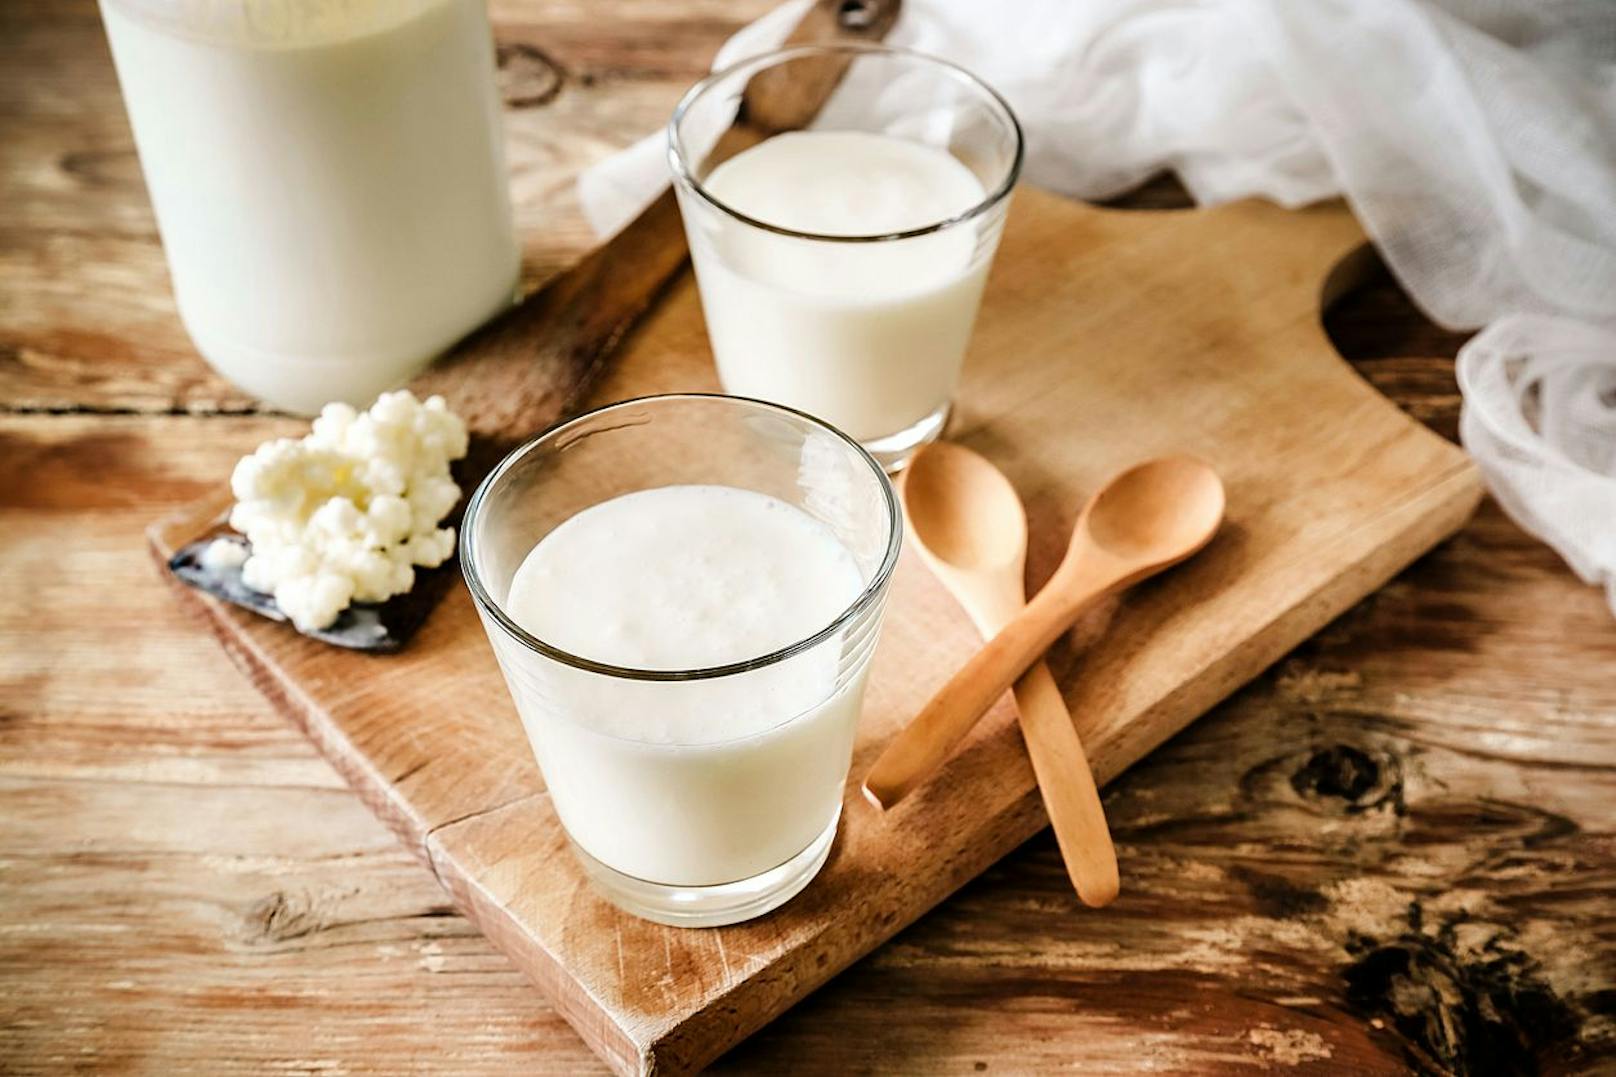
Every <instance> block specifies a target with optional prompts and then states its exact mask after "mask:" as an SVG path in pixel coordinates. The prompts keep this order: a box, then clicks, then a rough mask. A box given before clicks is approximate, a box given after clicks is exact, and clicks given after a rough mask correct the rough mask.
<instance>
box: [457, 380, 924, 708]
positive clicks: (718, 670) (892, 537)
mask: <svg viewBox="0 0 1616 1077" xmlns="http://www.w3.org/2000/svg"><path fill="white" fill-rule="evenodd" d="M678 401H704V402H707V401H715V402H719V403H723V404H741V405H746V406H747V407H748V408H750V409H753V410H761V411H764V412H774V413H776V414H780V415H785V416H789V417H790V418H793V419H797V420H799V421H801V422H803V423H806V424H807V425H808V426H810V427H812V428H814V429H817V430H822V431H824V432H826V433H829V434H831V435H832V436H834V437H835V438H836V439H837V440H838V441H840V442H841V443H842V444H843V445H845V446H847V447H848V448H850V449H852V450H853V452H854V455H855V457H856V458H857V459H859V460H861V461H863V463H864V465H865V466H866V467H868V468H869V469H870V472H871V473H872V474H873V475H874V476H875V477H876V479H877V485H878V486H879V488H880V490H881V498H882V505H883V507H884V508H885V509H886V515H887V521H888V528H887V547H886V550H885V551H884V552H883V554H882V557H881V562H880V564H879V565H878V566H877V567H876V570H875V572H874V574H873V575H871V577H870V580H869V582H868V583H867V584H865V585H864V588H863V589H862V590H861V591H860V592H859V594H858V597H856V598H855V599H853V601H852V603H850V604H849V605H848V607H847V608H846V609H844V610H843V611H842V612H841V613H839V614H837V615H836V616H835V617H834V618H833V619H832V620H831V621H830V623H829V624H827V625H825V626H824V627H823V628H821V629H819V630H818V631H816V632H815V633H814V634H813V635H811V636H807V637H805V638H804V639H800V640H797V641H796V642H795V643H790V644H787V645H786V646H784V647H779V648H776V649H775V650H773V651H770V652H768V653H767V654H763V655H759V656H758V657H756V658H747V659H742V660H741V661H738V662H728V663H725V664H723V665H718V666H703V667H700V668H697V669H640V668H637V667H634V666H617V665H612V664H611V663H609V662H597V661H595V660H594V659H590V658H584V657H583V656H581V655H575V654H573V653H571V652H570V651H565V650H563V649H561V648H560V647H557V646H555V645H554V644H551V643H547V642H545V641H544V640H542V639H540V638H539V637H538V636H535V635H534V634H533V633H531V632H529V631H528V630H527V629H525V628H523V627H522V626H521V625H519V624H517V623H516V620H515V619H514V618H512V617H511V615H510V614H508V613H507V612H505V609H504V607H503V606H501V604H500V603H498V602H496V601H495V600H494V597H493V595H491V594H489V592H488V588H487V587H486V586H485V585H484V583H483V580H482V573H481V572H480V571H479V570H478V566H477V558H476V555H475V552H474V550H473V543H472V538H471V534H472V525H473V523H474V522H476V521H477V520H478V518H479V517H480V516H481V514H482V512H483V505H484V502H485V501H486V500H487V498H488V496H489V492H490V491H491V490H492V489H493V488H494V486H495V485H497V484H498V482H499V480H500V479H501V478H502V477H503V476H504V475H505V474H506V473H507V472H509V471H510V470H511V468H513V467H514V466H515V465H516V464H517V463H519V462H520V461H521V460H523V459H524V458H525V457H526V456H527V455H528V454H529V453H531V452H534V451H536V450H538V449H539V448H541V447H543V446H545V445H549V444H553V443H555V442H557V441H559V440H560V439H561V438H563V437H565V436H566V435H567V433H568V432H569V431H571V430H573V429H575V428H576V427H577V426H578V425H579V424H581V423H584V422H586V421H587V420H590V419H595V418H598V417H600V416H603V415H609V414H610V413H612V412H614V411H618V410H621V409H624V408H630V407H635V406H643V405H646V404H650V405H653V406H655V405H658V404H664V403H673V402H678ZM623 425H630V424H627V423H625V424H623ZM636 425H637V424H636ZM606 429H608V430H609V429H613V428H611V427H607V428H606ZM596 504H600V502H598V501H597V502H596ZM457 545H458V547H459V553H460V571H461V575H463V576H464V577H465V579H466V586H467V589H468V590H470V591H471V597H472V599H473V601H474V602H475V603H476V604H477V607H478V608H479V609H481V610H483V611H485V612H487V613H488V614H490V615H491V616H492V617H493V618H494V620H495V622H496V623H497V624H498V625H499V626H500V627H501V628H502V629H503V630H504V631H505V632H506V634H507V635H509V636H510V637H511V638H512V639H514V640H515V641H516V642H518V643H520V644H522V645H523V646H524V647H526V648H527V649H528V650H529V651H533V652H535V653H537V654H541V655H543V656H544V657H546V658H549V659H551V660H552V661H555V662H559V663H561V664H562V665H565V666H570V667H572V668H573V669H581V670H584V671H586V672H589V673H597V674H600V675H601V676H605V677H615V678H617V679H619V680H633V681H661V682H683V681H704V680H717V679H719V678H722V677H732V676H735V675H736V674H740V673H750V672H752V671H754V670H758V669H762V668H764V667H765V666H772V665H776V664H777V663H780V662H783V661H785V660H786V659H788V658H792V657H794V656H795V655H798V654H802V653H803V652H805V651H808V650H811V649H813V648H814V647H816V646H818V645H819V644H821V643H823V642H825V640H827V639H829V638H831V637H832V636H833V635H835V634H836V633H837V632H838V631H840V630H841V629H843V628H845V627H846V626H847V625H849V624H851V623H853V622H854V621H856V620H857V619H858V618H859V617H861V616H863V614H864V613H865V612H866V611H867V610H869V609H870V607H871V606H873V605H874V604H875V603H876V602H877V601H879V599H880V598H881V596H882V594H883V593H884V592H885V590H886V587H887V584H888V582H889V581H890V580H891V579H892V573H893V570H894V569H895V568H896V567H897V564H898V555H899V553H900V552H901V550H902V548H903V511H902V509H901V508H900V507H899V504H898V496H897V493H896V492H895V491H894V490H893V488H892V480H891V479H889V478H888V477H887V473H886V472H885V471H884V470H883V469H882V468H881V465H880V464H878V463H877V462H876V460H875V458H874V457H873V456H871V455H870V454H869V452H868V451H867V450H866V449H865V448H864V446H862V445H860V444H859V443H858V442H857V441H854V440H853V439H852V438H851V437H849V436H848V435H846V434H844V433H843V432H842V431H840V430H838V429H837V428H836V427H834V426H832V425H830V424H829V423H827V422H825V421H823V420H822V419H817V418H815V417H814V416H812V415H809V414H808V413H807V412H804V411H799V410H797V409H796V408H792V407H787V406H786V405H784V404H775V403H771V402H770V401H767V400H758V399H756V398H754V397H749V396H731V395H727V394H724V393H653V394H649V395H646V396H637V397H631V398H629V399H627V400H619V401H616V402H614V403H611V404H603V405H601V406H600V407H597V408H591V409H590V410H588V411H585V412H582V413H581V414H578V415H575V416H573V417H572V418H570V419H563V420H561V421H559V422H557V423H554V424H552V425H551V426H550V427H548V428H547V429H545V430H544V431H542V432H541V433H539V434H538V435H536V436H534V437H532V438H530V439H529V440H527V441H525V442H523V443H522V444H521V445H518V446H517V447H516V448H514V449H512V450H511V451H510V452H508V453H506V454H505V456H504V458H503V459H501V460H500V462H499V463H498V464H497V465H495V467H494V469H493V470H492V471H490V472H489V473H488V474H487V475H486V476H485V477H484V478H483V480H482V482H480V483H478V484H477V489H476V491H475V492H474V493H473V494H472V495H471V500H470V501H468V502H467V503H466V512H465V515H464V516H462V517H461V520H460V536H459V542H458V544H457Z"/></svg>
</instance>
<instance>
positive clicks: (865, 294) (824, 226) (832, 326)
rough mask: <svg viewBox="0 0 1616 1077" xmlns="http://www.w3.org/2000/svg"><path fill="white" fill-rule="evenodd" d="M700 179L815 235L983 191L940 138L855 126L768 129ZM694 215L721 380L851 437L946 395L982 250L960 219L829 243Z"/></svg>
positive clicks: (960, 208)
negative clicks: (770, 132)
mask: <svg viewBox="0 0 1616 1077" xmlns="http://www.w3.org/2000/svg"><path fill="white" fill-rule="evenodd" d="M703 186H704V187H705V188H706V189H707V191H708V192H709V193H710V194H711V195H712V196H713V197H714V198H715V199H717V200H718V201H719V202H721V203H723V204H724V205H726V206H728V207H730V208H732V209H734V210H736V211H738V212H740V213H743V214H745V215H746V216H748V217H751V218H753V219H755V220H758V221H761V222H763V223H765V224H770V225H774V226H776V227H780V228H788V229H791V230H793V231H798V232H805V233H812V234H815V235H822V236H882V235H890V234H892V233H898V232H905V231H910V230H913V229H917V228H924V227H926V226H928V225H933V224H937V223H939V222H942V221H946V220H949V219H950V218H953V217H956V216H958V215H960V214H962V213H965V212H966V211H968V210H970V209H971V208H972V207H973V206H976V205H978V204H979V203H980V202H981V201H982V200H983V198H984V197H985V191H984V189H983V187H982V184H981V182H980V181H979V180H978V179H977V177H976V175H975V174H974V173H973V172H971V170H970V169H968V168H967V167H965V165H964V164H962V163H961V162H960V161H959V160H958V159H956V158H955V157H954V156H953V155H951V154H950V153H948V152H947V151H946V150H943V149H939V148H937V147H935V146H929V145H925V144H923V143H919V142H911V141H908V140H906V139H901V138H896V137H892V136H889V135H881V134H872V133H868V132H861V131H798V132H790V133H787V134H782V135H776V136H775V137H773V138H771V139H768V140H767V141H764V142H761V143H759V144H758V145H756V146H754V147H752V148H751V149H748V150H746V151H745V152H744V153H740V154H738V155H736V156H735V157H733V158H731V159H730V160H728V161H726V162H724V163H723V164H721V165H719V166H718V167H717V168H716V169H714V170H713V172H712V174H711V175H710V176H708V177H707V178H706V180H705V181H703ZM686 212H687V214H688V213H690V212H691V210H690V209H687V211H686ZM699 219H700V220H701V221H702V223H701V224H700V225H698V226H697V227H695V228H693V229H692V231H693V235H692V243H691V250H692V254H693V256H694V259H695V264H696V272H697V275H698V277H699V278H700V283H701V299H702V306H703V309H704V310H705V312H706V315H707V326H708V331H709V333H710V334H711V336H712V341H713V351H714V354H715V355H716V357H717V360H718V372H719V377H720V380H722V382H723V383H724V388H725V389H726V390H727V391H729V392H732V393H738V394H741V395H744V396H755V397H760V398H762V399H765V400H773V401H777V402H779V403H783V404H788V405H790V406H792V407H796V408H801V409H802V410H804V411H807V412H809V413H810V414H813V415H816V416H819V417H820V418H823V419H825V420H826V421H828V422H830V423H832V424H834V425H836V426H838V427H840V428H842V429H843V430H844V431H846V432H847V433H849V434H851V435H852V436H853V437H855V438H857V439H859V440H861V441H869V440H872V439H876V438H880V437H884V436H887V435H890V434H894V433H897V432H899V431H901V430H904V429H905V428H907V427H909V426H911V425H913V424H915V423H917V422H919V421H921V420H922V419H925V418H926V417H927V416H928V415H930V414H932V413H933V412H935V411H936V410H937V409H938V408H941V407H942V406H943V405H944V404H946V403H947V402H948V399H949V397H950V396H951V395H952V393H953V388H954V384H955V382H956V381H957V380H958V376H959V369H960V363H961V361H962V360H963V358H964V355H965V346H966V344H967V342H968V341H969V339H970V332H971V326H972V324H973V323H974V321H975V318H976V310H977V307H978V305H979V303H980V300H981V295H982V286H983V283H984V282H985V281H986V279H987V270H988V264H989V261H990V258H989V256H988V252H987V251H985V250H981V249H979V239H980V235H979V232H978V230H977V228H976V226H975V225H974V224H970V223H962V224H957V225H954V226H951V227H948V228H945V229H943V230H941V231H938V232H935V233H931V234H927V235H921V236H915V237H911V238H908V239H901V240H885V241H874V242H857V243H845V242H829V241H825V240H813V239H801V238H796V237H792V236H783V235H779V234H777V233H772V232H768V231H765V230H762V229H759V228H755V227H752V226H750V225H747V224H745V223H744V222H741V221H738V220H735V219H734V218H730V217H727V216H725V215H722V214H718V213H712V212H709V213H707V214H704V215H702V216H701V218H699Z"/></svg>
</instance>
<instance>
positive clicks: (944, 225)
mask: <svg viewBox="0 0 1616 1077" xmlns="http://www.w3.org/2000/svg"><path fill="white" fill-rule="evenodd" d="M827 52H846V53H857V54H863V55H868V56H889V57H898V58H902V59H907V60H915V61H919V62H920V63H921V64H923V65H931V66H933V67H936V68H937V69H939V70H940V71H942V72H943V73H944V74H946V75H948V76H949V77H951V78H953V79H955V80H956V81H958V82H963V83H964V84H966V85H967V86H970V87H972V88H973V89H975V90H977V91H978V92H980V93H982V94H983V95H984V96H986V97H987V99H988V100H989V101H990V102H992V104H993V105H994V106H995V108H996V109H997V110H998V111H999V112H1000V113H1001V114H1002V115H1003V117H1004V119H1005V120H1006V121H1007V123H1008V125H1009V128H1010V133H1011V134H1012V135H1013V136H1014V137H1015V144H1016V148H1015V153H1014V155H1013V156H1012V158H1011V161H1010V167H1009V168H1007V169H1006V170H1005V174H1004V178H1003V179H1002V180H1000V182H999V184H998V185H997V186H996V187H994V188H993V190H991V191H989V192H988V193H987V194H985V195H984V196H983V197H982V200H981V201H979V202H977V203H975V204H974V205H972V206H970V207H969V208H968V209H965V210H962V211H961V212H959V213H956V214H954V215H953V216H952V217H945V218H943V219H942V220H940V221H933V222H932V223H931V224H925V225H921V226H920V227H918V228H909V229H905V230H904V231H901V232H879V233H871V234H868V235H830V234H826V233H823V232H806V231H802V230H800V229H796V228H787V227H785V226H783V225H778V224H770V223H769V222H768V221H764V220H760V219H759V218H757V217H753V216H751V215H750V214H747V213H743V212H741V211H740V210H738V209H736V208H735V207H734V206H731V205H729V204H728V203H727V202H724V201H723V200H722V199H720V198H719V197H718V196H716V195H714V194H713V193H712V192H711V191H709V190H708V189H707V187H706V185H705V184H703V183H702V182H701V180H699V179H697V178H696V174H695V172H694V170H693V169H692V168H691V167H690V162H689V161H688V160H686V157H685V153H684V147H683V145H682V140H681V139H680V137H679V125H680V123H681V122H682V121H683V120H684V118H685V114H686V113H688V112H689V111H690V107H691V106H692V105H694V104H695V103H696V101H698V100H699V99H700V98H701V97H702V96H703V95H705V94H706V93H707V92H708V91H710V90H712V89H713V88H714V87H716V86H717V85H718V84H719V83H720V82H722V81H723V80H725V79H727V78H730V77H732V76H733V75H735V74H736V73H737V72H739V71H741V70H743V69H745V68H747V67H748V66H753V65H756V66H758V67H759V68H760V69H761V68H763V67H773V66H777V65H779V64H781V63H784V62H786V61H788V60H793V59H797V58H799V57H802V56H811V55H817V54H823V53H827ZM667 130H668V166H669V168H670V170H671V171H672V172H673V178H674V182H675V183H677V184H679V185H680V186H682V187H685V188H686V189H688V190H690V191H693V192H694V193H695V194H696V195H698V196H699V197H700V198H701V199H702V201H704V202H706V203H707V204H708V205H710V206H712V207H713V208H714V209H716V210H718V211H719V212H720V213H723V214H726V215H728V216H730V217H733V218H735V219H736V220H738V221H740V222H742V223H743V224H747V225H750V226H752V227H753V228H760V229H762V230H763V231H765V232H773V233H774V234H775V235H780V236H788V237H790V238H792V239H807V240H814V241H816V242H819V243H886V242H890V241H892V240H898V239H914V238H917V237H919V236H928V235H933V234H935V233H937V232H942V231H945V230H947V229H949V228H953V227H955V226H956V225H960V224H964V223H965V222H966V221H970V220H974V219H975V218H977V217H980V216H982V215H983V214H984V213H987V212H988V211H989V210H991V209H993V208H994V207H995V206H997V205H999V204H1000V203H1002V202H1003V201H1004V200H1005V199H1006V198H1008V197H1009V196H1010V192H1011V191H1012V190H1014V189H1015V186H1016V183H1017V181H1018V180H1019V179H1020V178H1021V166H1022V162H1023V160H1024V158H1025V157H1026V150H1027V140H1026V136H1025V135H1024V134H1023V132H1022V130H1021V121H1020V120H1018V119H1016V113H1015V110H1014V109H1012V108H1011V107H1010V102H1008V101H1006V100H1005V99H1004V97H1003V95H1001V94H1000V93H999V91H998V90H995V89H994V88H993V87H992V86H989V85H988V84H987V83H986V82H984V81H983V80H982V79H981V78H979V77H978V76H976V75H974V74H972V73H971V72H970V71H968V70H967V69H965V68H963V67H961V66H960V65H959V64H956V63H954V62H953V61H952V60H945V59H943V58H942V57H941V56H933V55H931V54H930V53H927V52H921V51H919V50H918V49H905V48H897V47H895V46H892V45H878V44H870V43H867V42H853V41H842V42H824V43H821V44H811V45H790V46H786V47H784V48H779V49H774V50H772V51H769V52H764V53H759V54H758V55H756V56H751V57H747V58H746V59H743V60H738V61H736V62H735V63H733V64H730V65H729V66H728V67H725V68H722V69H720V70H718V71H714V72H713V73H712V74H710V75H708V76H706V77H705V78H703V79H702V80H701V81H699V82H697V83H696V84H695V85H694V86H692V87H690V89H688V90H686V91H685V94H684V96H683V97H681V98H680V99H679V103H678V104H677V105H675V106H674V109H673V116H672V117H670V118H669V120H668V128H667Z"/></svg>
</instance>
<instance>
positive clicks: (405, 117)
mask: <svg viewBox="0 0 1616 1077" xmlns="http://www.w3.org/2000/svg"><path fill="white" fill-rule="evenodd" d="M101 14H102V18H103V19H104V21H105V23H106V28H107V38H108V40H109V41H110V42H111V44H112V52H113V57H114V59H115V60H116V61H117V67H118V77H119V80H120V82H121V83H122V86H123V93H124V101H125V104H126V105H127V107H128V110H129V119H130V122H131V124H132V125H133V127H134V133H135V141H136V144H137V146H138V148H139V150H140V160H141V166H142V169H143V170H144V172H145V175H146V184H147V187H148V188H149V189H150V192H151V198H152V204H153V206H154V208H155V209H156V212H157V220H158V226H159V228H160V230H161V232H162V237H163V246H164V248H165V249H166V251H167V254H168V263H169V270H170V273H171V275H172V277H173V281H174V293H175V297H176V299H177V301H178V304H179V309H180V314H181V316H182V318H183V319H184V321H185V326H186V329H187V330H188V331H189V332H190V335H191V339H192V340H193V341H194V342H195V343H196V345H197V347H198V349H200V350H201V352H202V354H203V355H204V356H205V357H206V358H207V360H208V361H209V362H210V363H211V364H212V365H213V366H214V367H215V368H216V369H218V370H219V372H220V373H222V374H224V375H225V376H226V377H228V378H229V379H230V380H232V381H234V382H236V383H237V384H239V385H240V386H242V388H244V389H246V390H248V391H249V392H251V393H253V394H254V395H256V396H259V397H262V398H263V399H265V400H267V401H269V402H270V403H271V404H275V405H278V406H280V407H284V408H288V409H291V410H294V411H299V412H313V411H317V410H318V409H319V408H320V406H321V405H322V404H325V403H326V402H328V401H331V400H346V401H348V402H349V403H352V404H355V405H361V406H362V405H365V404H368V403H370V401H371V400H372V399H373V398H374V397H375V396H376V395H377V394H378V393H379V392H381V391H382V390H384V389H388V388H392V387H394V386H396V385H398V384H399V383H401V382H402V381H404V380H405V379H406V378H408V377H409V376H410V375H411V374H413V373H414V372H415V371H416V370H418V369H419V368H420V367H421V366H423V365H424V364H425V363H426V362H427V361H428V360H430V359H431V358H432V357H433V356H434V355H436V354H438V353H439V352H441V351H443V350H444V349H445V348H446V347H448V345H450V344H451V343H453V342H454V341H455V340H456V339H457V338H458V337H460V336H461V335H463V334H464V333H466V332H467V331H468V330H470V329H471V328H473V327H474V326H476V325H477V324H478V323H479V322H481V321H483V320H484V319H486V318H487V317H488V316H490V315H491V314H493V313H494V312H495V311H497V310H498V309H500V308H501V307H503V306H505V305H506V304H508V303H509V302H510V301H511V299H512V296H513V292H514V289H515V285H516V274H517V266H518V250H517V246H516V240H515V233H514V228H513V225H512V220H511V208H510V197H509V193H508V192H507V189H506V181H505V167H504V160H503V144H502V136H501V127H500V113H499V101H498V98H497V96H496V94H495V91H494V84H493V47H492V45H491V43H490V35H489V28H488V20H487V16H486V14H485V12H484V10H483V0H391V2H389V0H349V2H336V0H307V2H304V3H301V4H292V5H288V4H284V3H269V2H256V0H230V2H229V3H224V4H216V3H214V4H210V3H200V2H197V3H182V2H178V0H102V3H101Z"/></svg>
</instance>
